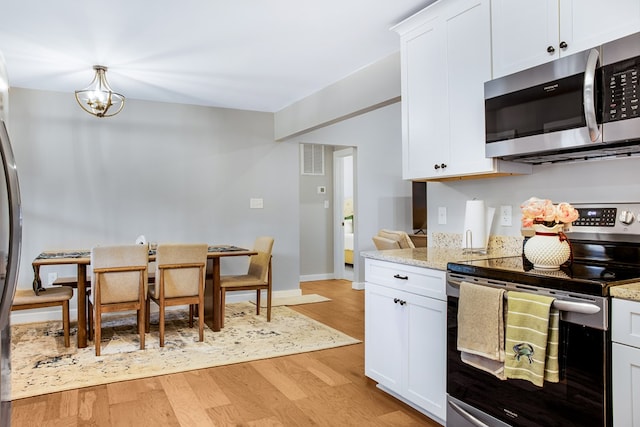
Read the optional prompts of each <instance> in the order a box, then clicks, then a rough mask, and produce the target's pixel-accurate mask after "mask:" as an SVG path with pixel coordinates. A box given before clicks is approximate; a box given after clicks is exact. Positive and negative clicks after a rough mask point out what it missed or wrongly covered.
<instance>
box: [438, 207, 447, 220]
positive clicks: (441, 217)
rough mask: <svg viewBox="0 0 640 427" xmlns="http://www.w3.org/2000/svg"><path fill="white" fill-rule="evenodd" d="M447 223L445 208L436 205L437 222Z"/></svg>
mask: <svg viewBox="0 0 640 427" xmlns="http://www.w3.org/2000/svg"><path fill="white" fill-rule="evenodd" d="M446 223H447V208H446V207H444V206H440V207H438V224H446Z"/></svg>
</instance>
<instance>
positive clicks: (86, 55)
mask: <svg viewBox="0 0 640 427" xmlns="http://www.w3.org/2000/svg"><path fill="white" fill-rule="evenodd" d="M433 1H434V0H377V1H375V2H372V1H370V0H316V1H310V0H307V1H304V0H182V1H169V0H155V1H153V2H151V1H143V0H112V1H109V2H98V1H93V0H91V1H77V0H56V1H39V0H20V1H16V0H0V10H2V13H1V14H0V52H2V53H3V54H4V57H5V61H6V68H7V72H8V75H9V83H10V86H11V87H20V88H29V89H39V90H49V91H58V92H68V93H69V95H70V96H73V95H72V94H73V92H74V91H75V90H78V89H83V88H84V87H86V86H88V84H89V83H90V81H91V80H92V79H93V73H94V72H93V70H92V66H93V65H106V66H108V67H109V71H108V72H107V78H108V80H109V83H110V84H111V86H112V88H113V90H114V91H116V92H119V93H122V94H123V95H125V96H126V97H127V98H129V99H141V100H151V101H161V102H174V103H185V104H195V105H206V106H215V107H225V108H237V109H243V110H255V111H268V112H275V111H279V110H281V109H282V108H284V107H286V106H288V105H290V104H292V103H294V102H296V101H298V100H300V99H302V98H304V97H306V96H308V95H310V94H312V93H314V92H316V91H318V90H320V89H322V88H324V87H326V86H328V85H330V84H332V83H334V82H336V81H338V80H340V79H342V78H344V77H346V76H347V75H349V74H351V73H353V72H354V71H357V70H359V69H360V68H363V67H365V66H367V65H369V64H371V63H373V62H376V61H377V60H379V59H382V58H384V57H386V56H388V55H390V54H392V53H393V52H396V51H398V50H399V47H400V43H399V38H398V35H397V34H396V33H395V32H393V31H390V30H389V28H390V27H391V26H393V25H394V24H396V23H398V22H400V21H401V20H403V19H405V18H407V17H408V16H410V15H412V14H413V13H415V12H417V11H418V10H420V9H422V8H424V7H425V6H427V5H428V4H430V3H433ZM125 108H126V107H125Z"/></svg>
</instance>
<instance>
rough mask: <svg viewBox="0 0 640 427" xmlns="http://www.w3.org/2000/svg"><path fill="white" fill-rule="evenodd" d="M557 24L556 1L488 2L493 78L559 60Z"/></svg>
mask: <svg viewBox="0 0 640 427" xmlns="http://www.w3.org/2000/svg"><path fill="white" fill-rule="evenodd" d="M580 1H582V0H580ZM594 1H597V0H594ZM558 22H559V14H558V0H536V1H531V0H491V38H492V49H493V78H497V77H501V76H505V75H507V74H511V73H515V72H517V71H521V70H524V69H526V68H529V67H533V66H534V65H538V64H542V63H545V62H548V61H551V60H553V59H556V58H558V57H559V54H560V50H561V49H560V48H559V46H558V44H559V42H558V40H559V23H558ZM548 50H552V52H548Z"/></svg>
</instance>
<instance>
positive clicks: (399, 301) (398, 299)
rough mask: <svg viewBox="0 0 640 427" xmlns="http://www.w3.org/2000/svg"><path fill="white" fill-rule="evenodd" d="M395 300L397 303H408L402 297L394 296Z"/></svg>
mask: <svg viewBox="0 0 640 427" xmlns="http://www.w3.org/2000/svg"><path fill="white" fill-rule="evenodd" d="M393 302H394V303H395V304H398V303H400V305H405V304H406V303H407V302H406V301H405V300H402V299H400V298H394V299H393Z"/></svg>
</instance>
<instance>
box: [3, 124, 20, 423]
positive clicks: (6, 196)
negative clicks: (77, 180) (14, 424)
mask: <svg viewBox="0 0 640 427" xmlns="http://www.w3.org/2000/svg"><path fill="white" fill-rule="evenodd" d="M0 155H1V156H2V174H0V376H1V378H0V379H1V381H0V426H9V425H11V321H10V320H11V304H12V303H13V296H14V294H15V290H16V284H17V279H18V267H19V261H20V247H21V241H22V215H21V211H20V189H19V187H18V174H17V169H16V164H15V161H14V158H13V151H12V149H11V143H10V142H9V135H8V134H7V128H6V127H5V124H4V121H2V120H0Z"/></svg>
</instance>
